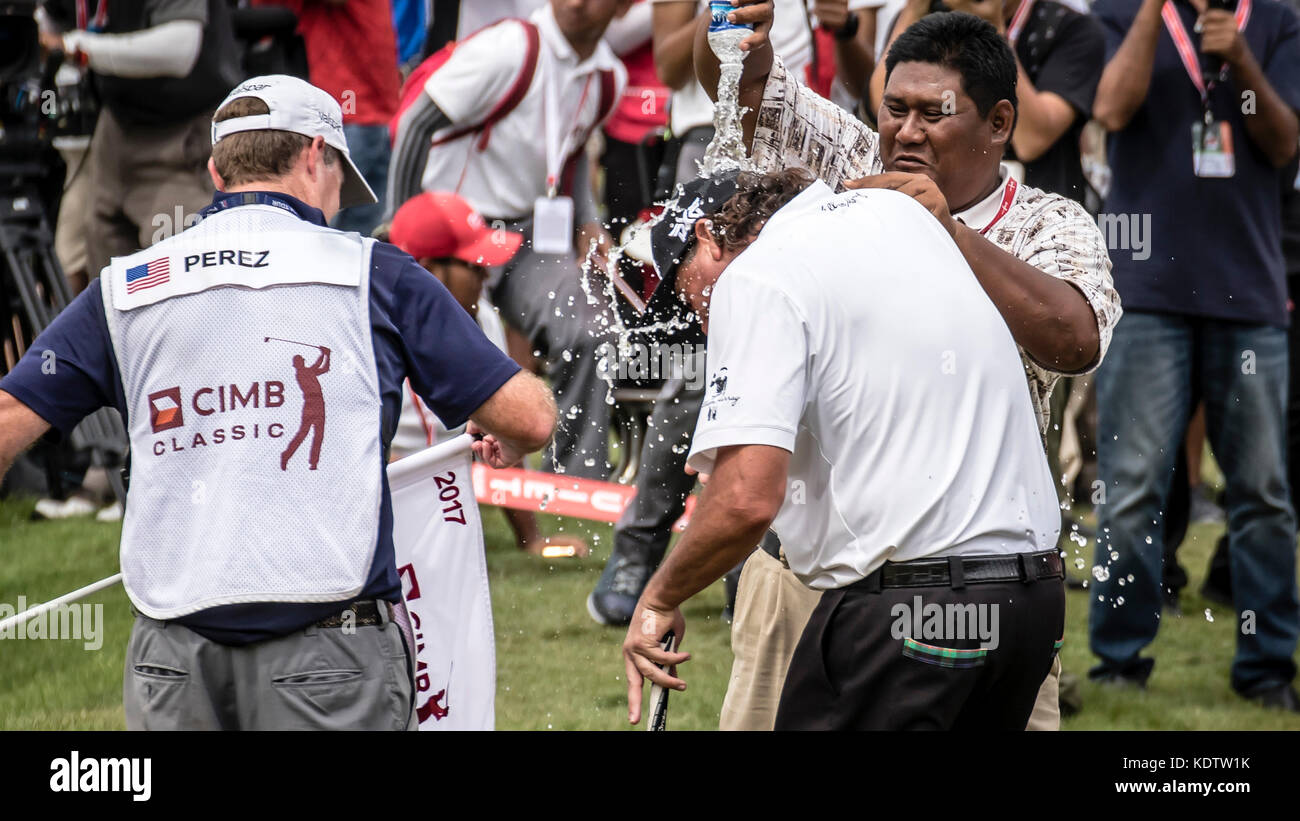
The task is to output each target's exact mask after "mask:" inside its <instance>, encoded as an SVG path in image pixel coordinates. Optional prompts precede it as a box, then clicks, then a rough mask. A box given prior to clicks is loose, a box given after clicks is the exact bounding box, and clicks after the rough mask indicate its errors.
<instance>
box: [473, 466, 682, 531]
mask: <svg viewBox="0 0 1300 821" xmlns="http://www.w3.org/2000/svg"><path fill="white" fill-rule="evenodd" d="M473 477H474V496H475V497H476V498H477V499H478V500H479V502H481V503H482V504H487V505H493V506H495V507H508V508H511V509H513V510H533V511H536V512H538V513H553V514H555V515H557V516H572V517H573V518H575V519H589V520H592V521H596V522H617V521H618V517H619V516H621V515H622V514H623V509H624V508H626V507H627V506H628V503H629V502H631V501H632V497H633V496H635V495H636V488H634V487H630V486H628V485H620V484H617V483H615V482H602V481H600V480H598V479H582V478H579V477H576V476H564V475H562V474H558V473H543V472H541V471H538V470H522V469H520V468H505V469H504V470H497V469H495V468H490V467H488V466H487V465H485V464H482V463H481V462H475V463H474V473H473ZM694 509H695V497H694V496H688V497H686V512H685V513H684V514H682V517H681V518H680V519H678V520H677V523H676V524H674V525H673V532H674V533H680V532H682V531H683V530H685V529H686V525H687V523H688V522H689V521H690V518H691V511H692V510H694Z"/></svg>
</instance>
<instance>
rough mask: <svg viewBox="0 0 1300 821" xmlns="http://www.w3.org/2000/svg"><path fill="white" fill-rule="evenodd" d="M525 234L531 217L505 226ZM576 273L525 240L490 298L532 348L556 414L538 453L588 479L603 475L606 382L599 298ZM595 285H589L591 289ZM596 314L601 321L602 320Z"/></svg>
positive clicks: (565, 260)
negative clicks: (549, 439) (545, 446)
mask: <svg viewBox="0 0 1300 821" xmlns="http://www.w3.org/2000/svg"><path fill="white" fill-rule="evenodd" d="M508 226H509V228H510V229H511V230H514V231H521V232H523V234H524V236H525V237H527V238H529V240H531V237H532V220H531V218H530V219H525V220H517V221H514V222H511V223H509V224H508ZM581 276H582V271H581V270H580V269H579V267H578V263H577V262H576V261H575V260H574V258H573V257H572V256H571V255H569V254H538V253H535V252H534V251H533V250H532V247H531V242H525V243H524V245H523V247H522V248H520V250H519V253H518V254H517V255H516V256H515V258H514V259H513V260H511V261H510V262H509V263H508V264H507V265H506V266H505V270H504V273H503V274H502V275H501V278H500V281H499V282H498V283H497V285H496V287H495V288H494V289H493V291H492V301H493V302H494V303H495V304H496V306H497V308H498V309H500V311H501V318H502V319H504V320H505V321H506V323H507V324H509V325H510V326H512V327H513V328H515V329H516V330H518V331H520V332H522V333H523V334H524V336H526V337H528V340H529V341H530V342H531V343H532V346H533V350H534V351H540V352H541V356H542V357H543V358H544V360H545V362H546V372H547V376H548V377H549V378H550V382H551V390H552V391H554V393H555V403H556V405H558V406H559V411H560V420H559V425H558V427H557V428H556V431H555V443H554V444H553V445H552V447H551V450H549V451H548V452H547V454H546V456H545V458H544V459H543V464H544V466H545V467H546V469H547V470H550V469H551V468H552V465H555V464H558V465H560V466H561V467H562V469H563V471H564V472H565V473H567V474H572V475H574V476H581V477H584V478H588V479H605V478H607V477H608V476H609V471H610V465H609V424H610V417H609V405H608V404H606V402H605V398H606V397H607V396H609V390H610V387H609V384H608V383H607V382H605V380H604V379H603V378H601V375H600V370H599V364H600V361H599V357H598V356H597V352H598V350H599V349H600V346H601V345H602V344H603V343H604V342H605V341H606V340H612V339H613V337H612V336H607V329H608V327H609V326H608V322H609V316H608V308H607V307H606V297H605V295H604V294H603V293H600V292H599V291H597V292H596V293H593V296H594V297H596V299H597V300H598V304H596V305H589V304H587V295H586V293H584V292H583V290H582V282H581ZM598 287H599V286H597V285H595V284H593V289H598ZM602 318H604V320H605V322H604V323H602V321H601V320H602Z"/></svg>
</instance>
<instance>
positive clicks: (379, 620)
mask: <svg viewBox="0 0 1300 821" xmlns="http://www.w3.org/2000/svg"><path fill="white" fill-rule="evenodd" d="M381 603H382V604H383V605H384V609H385V610H386V611H387V612H386V613H384V614H382V615H381V614H380V612H379V605H380V604H381ZM348 613H351V614H352V615H351V616H348V615H347V614H348ZM385 620H387V621H392V620H393V604H392V602H379V601H377V600H375V599H365V600H362V601H354V602H351V603H349V604H348V605H346V606H345V607H344V608H343V609H342V610H341V611H339V612H338V613H337V614H336V615H333V616H329V617H327V618H323V619H321V620H320V621H318V622H316V623H315V624H314V625H312V626H313V627H344V626H347V627H374V626H376V625H382V624H384V623H385Z"/></svg>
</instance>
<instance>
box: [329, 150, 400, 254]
mask: <svg viewBox="0 0 1300 821" xmlns="http://www.w3.org/2000/svg"><path fill="white" fill-rule="evenodd" d="M343 136H344V137H346V138H347V141H348V153H349V154H351V155H352V162H353V163H355V164H356V166H357V170H358V171H360V172H361V176H363V177H365V178H366V182H368V183H370V187H371V188H372V189H374V192H375V196H376V197H377V198H378V199H379V202H377V203H375V204H374V205H354V206H352V207H351V208H344V209H343V210H342V211H340V212H339V213H338V215H337V216H335V217H334V224H333V226H332V227H333V228H337V229H338V230H340V231H356V232H358V233H360V234H361V236H363V237H368V236H370V232H371V231H373V230H375V226H377V225H379V220H381V219H383V216H384V194H385V193H386V192H387V191H388V155H389V153H390V152H391V150H392V149H391V146H389V144H388V126H386V125H347V124H345V125H344V126H343Z"/></svg>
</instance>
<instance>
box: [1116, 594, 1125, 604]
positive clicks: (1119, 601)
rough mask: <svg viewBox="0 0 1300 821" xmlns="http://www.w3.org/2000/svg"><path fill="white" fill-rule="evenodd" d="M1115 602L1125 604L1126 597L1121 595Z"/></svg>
mask: <svg viewBox="0 0 1300 821" xmlns="http://www.w3.org/2000/svg"><path fill="white" fill-rule="evenodd" d="M1115 603H1116V604H1123V603H1124V597H1123V596H1119V597H1118V598H1116V599H1115Z"/></svg>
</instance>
